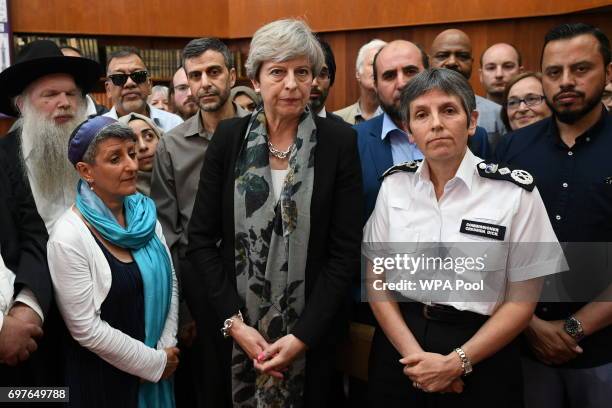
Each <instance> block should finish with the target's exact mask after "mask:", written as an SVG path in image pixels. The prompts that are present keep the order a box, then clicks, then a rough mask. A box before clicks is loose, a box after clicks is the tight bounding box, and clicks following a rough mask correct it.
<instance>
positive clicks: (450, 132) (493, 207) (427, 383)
mask: <svg viewBox="0 0 612 408" xmlns="http://www.w3.org/2000/svg"><path fill="white" fill-rule="evenodd" d="M401 103H402V105H401V106H402V111H403V112H404V113H405V120H406V121H407V124H408V125H409V128H410V131H411V133H412V136H413V137H414V140H415V142H416V143H417V145H418V147H419V149H420V150H421V151H422V152H423V154H424V156H425V159H424V161H423V162H422V163H420V165H418V164H417V163H414V162H412V163H405V164H403V165H397V166H395V167H392V168H391V169H390V170H388V171H387V172H386V173H385V175H384V177H385V179H384V181H383V183H382V187H381V190H380V193H379V195H378V199H377V203H376V208H375V210H374V212H373V214H372V216H371V217H370V219H369V221H368V222H367V224H366V226H365V229H364V247H363V248H364V249H363V251H364V254H365V255H366V257H367V258H368V272H367V273H368V295H369V296H370V305H371V307H372V310H373V312H374V315H375V317H376V319H377V320H378V323H379V324H380V328H381V329H382V331H381V330H377V332H376V334H375V337H374V340H373V346H372V351H371V355H370V367H369V370H370V373H369V384H370V391H369V392H370V404H371V406H385V407H395V406H398V407H399V406H411V407H425V406H431V404H432V403H433V404H434V406H437V407H447V406H448V407H450V406H452V407H458V406H459V407H463V406H466V407H467V406H469V407H484V406H492V405H493V404H496V406H521V405H522V401H521V398H522V392H521V388H520V386H521V371H520V359H519V354H518V350H517V348H516V345H515V343H514V342H513V340H514V339H515V338H516V337H517V336H518V335H519V333H520V332H521V331H522V330H523V329H524V328H525V327H526V325H527V323H528V322H529V319H530V318H531V316H532V313H533V310H534V307H535V304H536V301H537V299H538V294H539V291H540V288H541V282H540V280H539V279H538V278H539V277H541V276H543V275H547V274H551V273H556V272H559V271H561V270H563V266H564V264H565V259H564V257H563V254H562V251H561V249H560V246H559V244H558V242H557V240H556V238H555V234H554V232H553V230H552V227H551V225H550V223H549V220H548V217H547V215H546V210H545V208H544V205H543V203H542V200H541V198H540V195H539V193H538V191H537V189H534V184H533V178H532V177H531V176H530V175H529V174H528V173H526V172H524V171H522V170H512V169H509V168H507V167H503V166H497V165H495V164H493V163H487V162H483V161H482V160H481V159H479V158H478V157H476V156H474V155H473V154H472V153H471V152H470V150H469V149H467V141H468V137H469V136H471V135H473V134H474V130H475V127H476V120H477V117H478V113H477V112H476V111H475V99H474V93H473V91H472V89H471V88H470V85H469V84H468V82H467V81H466V80H465V79H464V78H463V77H462V76H461V75H459V74H458V73H456V72H453V71H450V70H446V69H431V70H426V71H424V72H422V73H420V74H419V75H417V76H416V77H415V78H414V79H413V80H411V81H410V83H409V84H408V85H407V87H406V88H405V89H404V90H403V91H402V101H401ZM525 242H529V243H530V244H529V245H525V246H521V245H517V244H519V243H525ZM385 243H394V244H397V245H399V246H400V247H403V252H404V253H406V252H413V254H414V255H415V256H417V257H419V256H423V259H425V258H424V255H422V253H428V254H429V253H434V254H445V255H444V256H446V258H445V261H446V260H447V259H448V256H447V255H452V254H455V255H456V254H468V255H474V257H475V258H478V257H477V256H476V255H482V257H481V260H480V261H481V262H482V264H483V265H482V268H480V271H479V272H478V271H476V272H474V271H459V272H457V270H456V269H455V270H454V271H451V275H450V279H451V280H452V279H454V283H456V282H458V281H459V279H456V278H457V276H454V273H455V272H457V273H460V274H461V280H465V281H467V282H468V283H470V285H472V286H474V285H475V284H477V283H478V282H484V284H485V285H484V286H485V287H484V288H482V291H479V292H478V295H477V296H476V297H474V296H473V294H472V295H471V294H469V293H468V291H458V290H455V291H454V292H451V294H450V295H449V294H445V295H444V296H442V295H441V294H440V293H439V292H441V290H439V291H429V292H425V291H422V292H420V293H419V291H418V289H417V290H415V291H403V292H401V295H403V296H404V297H407V298H408V299H406V300H409V301H412V302H410V303H408V302H398V301H397V300H398V299H400V298H401V297H398V296H397V295H398V293H397V292H392V291H388V290H377V289H380V284H378V285H374V284H373V283H372V282H371V280H376V279H377V278H379V277H380V276H381V275H376V273H374V267H373V265H374V262H375V258H376V257H375V256H373V254H381V252H380V251H377V250H376V248H379V247H380V246H381V245H382V246H383V247H384V246H387V247H389V245H388V244H385ZM533 243H542V244H540V245H535V244H533ZM544 243H545V244H544ZM460 244H461V245H460ZM432 247H433V248H434V250H433V251H432ZM410 248H412V249H410ZM415 248H417V249H416V250H415ZM426 248H427V249H428V250H426ZM535 248H537V250H536V249H535ZM422 249H423V250H422ZM386 251H387V252H385V251H383V252H382V253H388V250H386ZM400 252H401V251H400ZM485 254H486V255H485ZM487 256H488V258H487ZM450 258H451V260H452V261H454V262H457V257H455V258H453V257H452V256H450ZM377 265H380V264H379V263H377ZM422 265H423V264H422ZM456 265H459V263H457V264H456ZM434 269H435V268H434ZM476 269H478V268H476ZM378 273H380V272H378ZM439 273H440V270H436V271H435V273H434V271H429V270H426V268H424V267H421V268H420V269H418V270H415V271H414V273H413V274H408V275H406V276H408V277H409V278H410V279H413V280H414V281H415V282H416V281H417V280H421V281H425V280H427V279H428V278H430V277H432V276H440V275H439ZM435 274H438V275H435ZM385 276H386V278H387V281H388V280H390V279H391V280H392V278H391V274H387V275H385ZM406 276H404V277H406ZM442 276H449V275H448V274H447V275H444V273H442ZM417 283H420V282H417ZM417 288H418V286H417ZM393 296H395V297H393ZM415 300H416V301H419V302H421V303H417V302H415ZM472 366H473V367H474V368H473V374H471V375H469V376H468V374H470V372H471V371H472Z"/></svg>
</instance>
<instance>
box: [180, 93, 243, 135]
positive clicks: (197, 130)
mask: <svg viewBox="0 0 612 408" xmlns="http://www.w3.org/2000/svg"><path fill="white" fill-rule="evenodd" d="M232 104H233V105H234V111H235V112H236V114H235V117H240V118H241V117H244V116H248V115H250V114H251V112H249V111H248V110H246V109H243V108H242V106H240V105H238V104H237V103H235V102H232ZM200 112H201V111H200V110H198V111H197V113H196V114H195V115H193V116H192V117H190V118H189V119H187V120H186V121H185V123H187V124H188V125H187V128H186V129H185V133H184V134H183V136H184V137H186V138H188V137H193V136H200V137H203V138H204V139H206V140H208V141H210V139H212V136H213V134H212V133H209V132H207V131H206V128H205V127H204V123H202V115H200Z"/></svg>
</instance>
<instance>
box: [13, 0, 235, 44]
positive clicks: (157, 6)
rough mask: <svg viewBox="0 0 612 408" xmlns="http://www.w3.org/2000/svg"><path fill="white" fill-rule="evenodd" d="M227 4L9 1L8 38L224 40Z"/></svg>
mask: <svg viewBox="0 0 612 408" xmlns="http://www.w3.org/2000/svg"><path fill="white" fill-rule="evenodd" d="M228 2H229V0H175V1H172V0H108V1H92V0H53V1H49V0H9V7H10V13H11V24H12V29H13V31H14V32H21V33H59V34H88V35H128V36H153V37H192V38H193V37H202V36H216V37H228V34H229V33H228V26H229V24H228Z"/></svg>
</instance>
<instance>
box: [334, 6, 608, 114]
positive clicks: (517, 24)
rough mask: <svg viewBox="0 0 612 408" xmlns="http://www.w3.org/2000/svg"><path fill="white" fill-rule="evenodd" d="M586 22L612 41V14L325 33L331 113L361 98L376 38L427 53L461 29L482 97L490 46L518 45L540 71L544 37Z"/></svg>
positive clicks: (527, 64)
mask: <svg viewBox="0 0 612 408" xmlns="http://www.w3.org/2000/svg"><path fill="white" fill-rule="evenodd" d="M578 21H581V22H585V23H589V24H592V25H594V26H597V27H600V28H601V29H602V30H603V31H604V32H605V33H606V34H607V35H608V37H609V38H612V11H605V12H598V13H589V14H572V15H565V16H551V17H534V18H521V19H508V20H499V21H493V22H492V21H480V22H472V23H459V24H440V25H425V26H419V27H403V28H390V29H374V30H360V31H347V32H337V33H325V34H323V35H322V37H323V38H324V39H325V40H326V41H328V42H329V43H330V45H331V47H332V49H333V50H334V54H335V58H336V65H337V66H338V69H337V73H336V82H335V83H334V88H333V90H332V91H331V93H330V96H329V98H328V102H327V106H328V107H329V108H330V109H339V108H341V107H343V106H346V105H349V104H351V103H354V102H355V101H356V100H357V98H358V97H359V89H358V86H357V83H356V81H355V80H354V78H355V59H356V58H357V52H358V51H359V48H360V47H361V46H362V45H363V44H364V43H366V42H368V41H370V40H371V39H373V38H380V39H382V40H385V41H390V40H393V39H397V38H402V39H406V40H410V41H414V42H417V43H419V44H421V45H422V46H423V47H424V48H425V49H426V50H427V51H429V47H430V45H431V43H432V41H433V40H434V38H435V36H436V35H437V34H438V33H439V32H441V31H442V30H445V29H447V28H451V27H453V28H459V29H461V30H463V31H465V32H466V33H467V34H468V35H469V36H470V38H471V40H472V46H473V55H474V65H473V70H472V77H471V79H470V82H471V84H472V87H473V88H474V90H475V91H476V93H478V94H481V95H482V94H483V93H482V87H481V85H480V81H479V78H478V69H479V68H480V62H479V59H480V55H481V54H482V52H483V51H484V50H485V49H486V48H487V46H488V45H492V44H495V43H497V42H509V43H512V44H514V45H515V46H516V47H517V48H518V49H519V50H520V52H521V54H522V56H523V65H524V66H525V69H528V70H535V71H539V63H540V52H541V49H542V45H543V43H544V35H545V34H546V32H547V31H548V30H550V29H551V28H552V27H554V26H556V25H558V24H561V23H564V22H578Z"/></svg>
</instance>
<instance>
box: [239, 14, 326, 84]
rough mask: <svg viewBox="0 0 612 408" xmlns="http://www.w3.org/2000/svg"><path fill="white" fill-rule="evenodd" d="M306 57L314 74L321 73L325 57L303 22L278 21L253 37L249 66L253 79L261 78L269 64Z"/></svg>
mask: <svg viewBox="0 0 612 408" xmlns="http://www.w3.org/2000/svg"><path fill="white" fill-rule="evenodd" d="M299 57H306V58H307V59H308V61H309V62H310V68H311V70H312V75H313V77H314V76H317V75H319V72H321V68H322V67H323V63H324V62H325V57H324V55H323V51H322V50H321V46H320V45H319V41H317V38H316V37H315V36H314V34H313V33H312V31H311V30H310V28H309V27H308V26H307V25H306V23H304V22H303V21H301V20H294V19H285V20H276V21H273V22H271V23H269V24H266V25H265V26H263V27H261V28H260V29H259V30H257V31H256V32H255V34H254V35H253V39H252V40H251V47H250V49H249V57H248V58H247V61H246V64H245V67H246V72H247V76H248V77H249V78H250V79H257V78H258V76H259V70H260V69H261V65H262V64H263V63H264V62H266V61H275V62H284V61H289V60H292V59H294V58H299Z"/></svg>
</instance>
